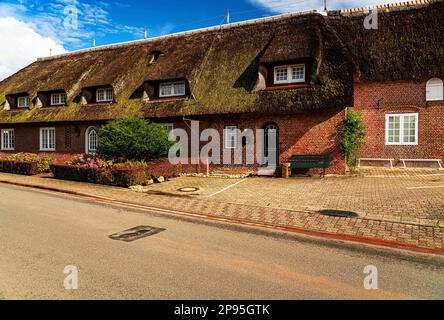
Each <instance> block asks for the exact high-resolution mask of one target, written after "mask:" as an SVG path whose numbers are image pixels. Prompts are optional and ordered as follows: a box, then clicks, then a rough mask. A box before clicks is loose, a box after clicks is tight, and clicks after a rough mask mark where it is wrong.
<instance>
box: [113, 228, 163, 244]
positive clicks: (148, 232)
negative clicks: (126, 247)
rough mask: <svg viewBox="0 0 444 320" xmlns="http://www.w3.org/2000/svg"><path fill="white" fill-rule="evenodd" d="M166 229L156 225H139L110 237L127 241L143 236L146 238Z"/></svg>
mask: <svg viewBox="0 0 444 320" xmlns="http://www.w3.org/2000/svg"><path fill="white" fill-rule="evenodd" d="M165 230H166V229H162V228H155V227H149V226H139V227H135V228H132V229H128V230H125V231H122V232H119V233H115V234H112V235H110V236H109V237H110V239H113V240H118V241H125V242H132V241H136V240H139V239H142V238H146V237H149V236H152V235H155V234H158V233H160V232H162V231H165Z"/></svg>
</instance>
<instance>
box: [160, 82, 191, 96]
mask: <svg viewBox="0 0 444 320" xmlns="http://www.w3.org/2000/svg"><path fill="white" fill-rule="evenodd" d="M178 84H180V85H183V86H184V92H183V93H176V92H175V89H174V86H175V85H178ZM165 86H171V94H163V93H162V87H165ZM186 93H187V87H186V84H185V81H175V82H164V83H161V84H160V85H159V97H161V98H166V97H183V96H185V95H186Z"/></svg>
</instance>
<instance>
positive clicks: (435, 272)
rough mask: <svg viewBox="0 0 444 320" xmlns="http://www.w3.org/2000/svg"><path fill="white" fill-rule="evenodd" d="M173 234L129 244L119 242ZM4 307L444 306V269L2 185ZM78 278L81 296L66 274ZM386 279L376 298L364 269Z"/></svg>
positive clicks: (394, 254)
mask: <svg viewBox="0 0 444 320" xmlns="http://www.w3.org/2000/svg"><path fill="white" fill-rule="evenodd" d="M140 225H148V226H154V227H160V228H164V229H166V230H165V231H164V232H161V233H159V234H157V235H154V236H151V237H147V238H144V239H140V240H137V241H135V242H131V243H126V242H121V241H116V240H111V239H110V238H108V236H109V235H111V234H113V233H116V232H120V231H123V230H126V229H129V228H133V227H136V226H140ZM0 252H1V254H0V299H146V300H153V299H411V298H431V299H436V298H440V299H442V298H444V259H443V258H442V257H437V256H430V255H419V254H410V253H402V252H398V251H394V250H388V249H380V248H372V247H367V246H364V245H351V246H350V245H344V244H341V243H339V242H335V241H327V240H316V239H312V238H307V237H303V238H302V237H300V236H293V235H285V234H277V233H271V232H268V231H267V232H262V231H259V230H258V229H249V231H247V230H245V228H233V227H225V226H224V225H222V224H208V223H200V222H196V221H194V222H193V221H186V220H183V219H177V218H174V217H170V216H165V215H159V214H155V213H149V212H137V211H134V210H126V209H121V208H116V207H111V206H105V205H98V204H95V203H91V202H87V201H83V200H78V199H72V198H71V197H68V196H61V195H51V194H48V193H44V192H40V191H34V190H30V189H24V188H18V187H12V186H8V185H0ZM67 265H73V266H76V267H77V268H78V271H79V274H78V284H79V288H78V289H77V290H66V289H65V288H64V285H63V284H64V279H65V277H66V275H65V274H64V268H65V266H67ZM368 265H374V266H376V267H377V270H378V287H379V289H378V290H366V289H365V288H364V285H363V281H364V278H365V277H366V275H365V274H364V268H365V267H366V266H368Z"/></svg>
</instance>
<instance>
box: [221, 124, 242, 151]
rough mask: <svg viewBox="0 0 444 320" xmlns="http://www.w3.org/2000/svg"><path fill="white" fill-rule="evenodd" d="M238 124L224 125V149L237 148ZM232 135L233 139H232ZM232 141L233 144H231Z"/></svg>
mask: <svg viewBox="0 0 444 320" xmlns="http://www.w3.org/2000/svg"><path fill="white" fill-rule="evenodd" d="M238 132H239V127H238V126H225V128H224V149H226V150H236V149H237V148H238V139H239V137H238ZM233 137H234V140H233ZM233 141H234V145H233V144H232V143H233Z"/></svg>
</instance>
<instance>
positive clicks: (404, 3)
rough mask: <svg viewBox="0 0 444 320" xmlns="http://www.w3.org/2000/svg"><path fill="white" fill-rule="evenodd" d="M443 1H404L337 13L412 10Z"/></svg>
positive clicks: (342, 10)
mask: <svg viewBox="0 0 444 320" xmlns="http://www.w3.org/2000/svg"><path fill="white" fill-rule="evenodd" d="M439 1H442V0H410V1H402V2H395V3H382V4H378V5H370V6H367V7H357V8H351V9H341V10H337V11H335V12H338V13H340V14H355V13H366V12H367V11H368V9H369V8H376V9H388V10H390V9H395V10H397V9H398V10H400V9H405V8H411V7H412V6H422V5H428V4H431V3H434V2H439Z"/></svg>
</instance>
